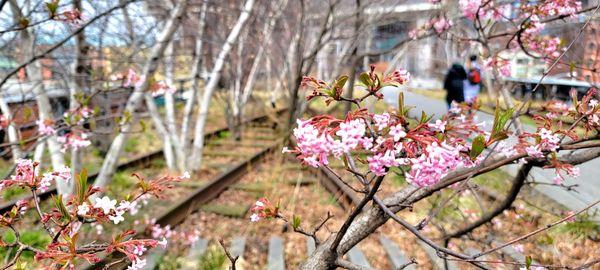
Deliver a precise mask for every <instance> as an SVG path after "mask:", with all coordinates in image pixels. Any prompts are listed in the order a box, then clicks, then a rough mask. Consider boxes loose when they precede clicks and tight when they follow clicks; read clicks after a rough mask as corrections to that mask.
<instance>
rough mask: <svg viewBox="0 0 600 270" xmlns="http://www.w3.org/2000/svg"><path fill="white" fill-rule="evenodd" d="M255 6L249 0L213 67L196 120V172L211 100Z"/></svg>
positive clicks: (193, 159)
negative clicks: (227, 58) (226, 60)
mask: <svg viewBox="0 0 600 270" xmlns="http://www.w3.org/2000/svg"><path fill="white" fill-rule="evenodd" d="M253 6H254V0H247V1H246V3H245V5H244V8H243V9H242V12H241V14H240V17H239V18H238V21H237V22H236V24H235V25H234V27H233V29H232V30H231V32H230V33H229V35H228V37H227V40H226V41H225V44H223V49H221V52H220V53H219V56H218V57H217V60H216V62H215V66H214V67H213V69H212V71H211V74H210V78H209V81H208V83H207V85H206V88H205V89H204V93H203V95H202V102H201V104H200V110H199V111H198V116H197V119H196V127H195V132H194V144H193V148H192V154H191V158H190V164H188V167H189V168H190V169H192V170H194V171H197V170H199V169H200V165H201V163H202V151H203V150H204V126H205V124H206V118H207V116H208V109H209V106H210V100H211V98H212V95H213V93H214V91H215V90H216V88H217V83H218V82H219V78H220V77H221V70H222V69H223V66H224V65H225V58H226V57H227V56H228V55H229V53H230V52H231V48H232V46H233V44H234V43H235V42H236V41H237V38H238V36H239V35H240V33H241V31H242V28H243V27H244V25H245V24H246V22H247V21H248V18H249V17H250V12H251V11H252V8H253Z"/></svg>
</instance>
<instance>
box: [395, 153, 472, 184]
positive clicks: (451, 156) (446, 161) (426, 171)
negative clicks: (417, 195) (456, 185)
mask: <svg viewBox="0 0 600 270" xmlns="http://www.w3.org/2000/svg"><path fill="white" fill-rule="evenodd" d="M409 163H410V164H411V169H410V172H408V174H407V175H406V180H407V181H408V182H409V183H411V184H413V185H415V186H418V187H426V186H431V185H434V184H436V183H438V182H439V181H440V180H441V179H442V178H444V177H445V176H446V175H447V174H448V172H450V171H452V170H455V169H456V168H458V167H459V166H461V165H462V164H464V158H463V157H462V156H461V155H460V148H458V147H453V146H451V145H448V144H446V143H442V144H441V145H439V144H437V143H433V144H431V145H429V146H427V149H426V151H425V153H423V154H421V155H420V156H419V157H418V158H411V159H409Z"/></svg>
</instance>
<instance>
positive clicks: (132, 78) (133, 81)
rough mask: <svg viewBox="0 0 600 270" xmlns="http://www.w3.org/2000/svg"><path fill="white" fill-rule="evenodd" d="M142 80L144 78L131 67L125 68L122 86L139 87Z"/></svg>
mask: <svg viewBox="0 0 600 270" xmlns="http://www.w3.org/2000/svg"><path fill="white" fill-rule="evenodd" d="M143 82H144V78H143V77H140V76H138V75H137V73H135V71H134V70H133V69H128V70H127V75H126V76H125V82H124V83H123V87H132V86H134V87H136V88H137V87H140V86H141V85H142V83H143Z"/></svg>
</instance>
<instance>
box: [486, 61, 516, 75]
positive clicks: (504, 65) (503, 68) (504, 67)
mask: <svg viewBox="0 0 600 270" xmlns="http://www.w3.org/2000/svg"><path fill="white" fill-rule="evenodd" d="M483 65H484V66H485V67H486V68H488V69H494V68H497V69H498V71H499V72H500V74H501V75H502V76H505V77H510V75H511V74H510V62H509V61H508V60H506V59H503V58H500V57H490V58H487V59H485V60H484V61H483Z"/></svg>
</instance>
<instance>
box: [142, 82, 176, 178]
mask: <svg viewBox="0 0 600 270" xmlns="http://www.w3.org/2000/svg"><path fill="white" fill-rule="evenodd" d="M144 100H145V101H146V107H147V108H148V113H150V117H151V118H152V122H153V123H154V128H155V129H156V132H157V133H158V135H159V136H160V137H162V138H163V154H164V156H165V161H166V163H167V167H168V168H169V170H172V169H173V168H175V155H174V152H173V142H172V141H171V138H170V135H169V131H168V130H167V127H165V124H164V123H163V121H162V119H161V117H160V113H159V111H158V108H157V107H156V103H155V102H154V98H153V97H152V95H150V94H149V93H145V94H144Z"/></svg>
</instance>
